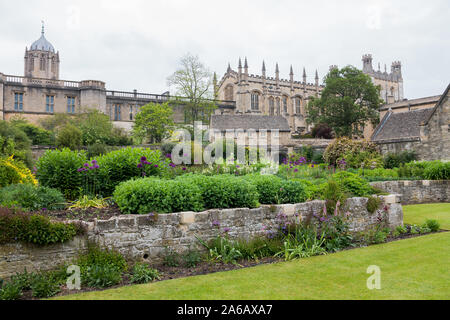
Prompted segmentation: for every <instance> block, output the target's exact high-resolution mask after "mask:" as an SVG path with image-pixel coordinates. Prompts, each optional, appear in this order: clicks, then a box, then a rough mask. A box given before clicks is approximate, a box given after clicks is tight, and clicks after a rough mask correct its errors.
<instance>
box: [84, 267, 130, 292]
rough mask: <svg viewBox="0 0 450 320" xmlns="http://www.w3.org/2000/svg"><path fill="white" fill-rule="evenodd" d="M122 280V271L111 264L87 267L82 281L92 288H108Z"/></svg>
mask: <svg viewBox="0 0 450 320" xmlns="http://www.w3.org/2000/svg"><path fill="white" fill-rule="evenodd" d="M121 281H122V272H121V271H120V270H118V269H116V268H114V267H111V266H108V265H106V266H104V265H96V264H94V265H91V266H89V268H88V271H87V274H86V276H85V279H84V283H85V284H86V285H87V286H88V287H92V288H100V289H102V288H108V287H111V286H114V285H117V284H119V283H120V282H121Z"/></svg>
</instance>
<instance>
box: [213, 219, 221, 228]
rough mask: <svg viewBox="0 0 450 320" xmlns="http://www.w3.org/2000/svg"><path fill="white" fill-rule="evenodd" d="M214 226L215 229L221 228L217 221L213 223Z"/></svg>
mask: <svg viewBox="0 0 450 320" xmlns="http://www.w3.org/2000/svg"><path fill="white" fill-rule="evenodd" d="M212 226H213V227H220V222H219V221H217V220H215V221H213V223H212Z"/></svg>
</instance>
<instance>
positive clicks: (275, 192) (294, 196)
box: [244, 174, 308, 204]
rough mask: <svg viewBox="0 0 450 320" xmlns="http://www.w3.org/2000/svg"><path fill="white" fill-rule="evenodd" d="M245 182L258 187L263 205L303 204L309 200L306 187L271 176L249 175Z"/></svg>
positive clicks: (296, 182)
mask: <svg viewBox="0 0 450 320" xmlns="http://www.w3.org/2000/svg"><path fill="white" fill-rule="evenodd" d="M244 178H245V180H247V181H249V182H250V183H251V184H253V185H255V186H256V189H257V191H258V194H259V202H260V203H261V204H286V203H301V202H305V201H306V200H308V193H307V192H306V190H305V185H304V184H303V183H301V182H299V181H292V180H283V179H281V178H279V177H276V176H270V175H259V174H254V175H247V176H245V177H244Z"/></svg>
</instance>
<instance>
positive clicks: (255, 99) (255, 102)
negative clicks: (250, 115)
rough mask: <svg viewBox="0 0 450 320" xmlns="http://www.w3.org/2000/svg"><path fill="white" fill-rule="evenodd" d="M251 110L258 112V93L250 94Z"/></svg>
mask: <svg viewBox="0 0 450 320" xmlns="http://www.w3.org/2000/svg"><path fill="white" fill-rule="evenodd" d="M251 108H252V110H259V94H258V92H253V93H252V106H251Z"/></svg>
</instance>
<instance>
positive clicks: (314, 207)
mask: <svg viewBox="0 0 450 320" xmlns="http://www.w3.org/2000/svg"><path fill="white" fill-rule="evenodd" d="M382 198H383V199H382V200H383V201H382V202H383V204H382V205H381V207H380V211H379V212H378V213H377V212H376V213H374V214H370V213H369V212H368V211H367V198H352V199H349V200H348V202H347V204H346V208H345V209H348V210H345V211H346V212H347V211H348V212H349V213H350V225H351V230H352V231H354V232H358V231H362V230H365V229H367V228H369V227H370V226H372V225H375V224H376V223H377V218H378V217H379V215H380V214H381V213H383V214H384V212H385V211H384V209H383V208H384V207H385V206H386V205H387V208H388V210H387V212H386V221H387V223H388V225H389V226H390V227H396V226H398V225H402V224H403V210H402V206H401V204H400V203H399V201H400V199H399V198H398V197H397V196H395V195H392V196H386V197H382ZM324 205H325V202H324V201H311V202H306V203H301V204H293V205H289V204H287V205H277V206H261V207H260V208H257V209H226V210H209V211H205V212H199V213H195V212H184V213H174V214H166V215H159V216H152V215H141V216H135V215H130V216H123V217H118V218H113V219H110V220H107V221H97V220H96V221H94V222H91V223H87V227H88V232H87V234H86V235H85V236H84V237H77V238H76V239H74V240H73V241H71V242H68V243H65V244H58V245H52V246H46V247H37V246H34V245H29V244H20V243H14V244H5V245H0V278H5V277H9V276H11V275H13V274H15V273H16V272H22V271H23V270H24V268H27V270H28V271H31V270H38V269H43V270H45V269H51V268H54V267H56V266H57V265H59V264H62V263H65V262H68V263H70V262H71V261H72V259H73V258H74V257H75V256H76V255H77V253H78V252H79V251H81V250H85V249H86V248H87V245H88V243H97V244H99V245H101V246H103V247H109V248H115V249H117V250H119V251H120V252H121V253H122V254H123V255H125V256H126V257H127V258H128V259H130V260H144V261H150V260H154V259H158V258H159V257H160V256H161V253H163V252H164V250H165V248H166V247H170V248H172V249H173V250H176V251H178V252H182V251H185V250H186V249H187V248H189V247H190V246H197V245H198V241H197V238H196V236H198V237H200V238H201V239H204V240H209V239H212V238H214V237H216V236H217V233H218V232H219V230H218V228H214V227H213V222H214V221H218V222H219V223H220V230H221V231H223V229H224V228H230V230H231V231H230V232H229V234H230V235H231V236H232V237H235V238H241V237H242V238H249V237H253V236H256V235H261V234H264V232H265V231H264V230H263V227H270V226H271V225H272V226H273V225H275V221H276V218H277V216H278V215H279V214H285V215H286V216H287V217H288V218H289V219H296V220H301V221H305V220H307V219H310V218H311V217H312V215H313V214H321V212H322V210H323V207H324Z"/></svg>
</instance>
